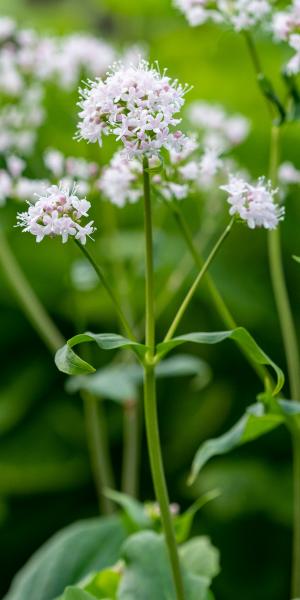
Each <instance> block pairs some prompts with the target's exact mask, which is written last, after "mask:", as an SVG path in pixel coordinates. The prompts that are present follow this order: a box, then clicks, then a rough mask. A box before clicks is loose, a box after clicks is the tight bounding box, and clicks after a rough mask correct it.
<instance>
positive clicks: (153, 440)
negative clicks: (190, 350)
mask: <svg viewBox="0 0 300 600" xmlns="http://www.w3.org/2000/svg"><path fill="white" fill-rule="evenodd" d="M148 168H149V164H148V159H147V158H146V157H144V160H143V178H144V219H145V246H146V248H145V249H146V290H145V292H146V293H145V295H146V326H145V338H146V344H147V346H148V347H149V353H148V356H147V357H146V359H145V363H144V404H145V423H146V434H147V442H148V450H149V457H150V466H151V473H152V479H153V485H154V490H155V495H156V498H157V501H158V503H159V506H160V512H161V519H162V525H163V530H164V535H165V540H166V544H167V549H168V553H169V558H170V563H171V568H172V573H173V580H174V585H175V589H176V598H177V600H184V599H185V594H184V588H183V581H182V575H181V569H180V563H179V556H178V549H177V544H176V538H175V532H174V527H173V521H172V516H171V512H170V506H169V496H168V490H167V485H166V480H165V473H164V467H163V461H162V455H161V443H160V436H159V428H158V416H157V400H156V384H155V368H154V366H153V359H154V352H155V318H154V272H153V239H152V210H151V196H150V178H149V172H148Z"/></svg>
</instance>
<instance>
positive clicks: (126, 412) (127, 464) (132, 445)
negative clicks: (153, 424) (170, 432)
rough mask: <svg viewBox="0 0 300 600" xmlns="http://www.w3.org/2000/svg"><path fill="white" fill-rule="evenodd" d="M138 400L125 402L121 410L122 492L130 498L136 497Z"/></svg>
mask: <svg viewBox="0 0 300 600" xmlns="http://www.w3.org/2000/svg"><path fill="white" fill-rule="evenodd" d="M139 413H140V411H139V400H135V399H134V400H127V401H126V402H125V404H124V409H123V440H124V443H123V465H122V491H123V492H124V493H125V494H128V495H129V496H132V497H134V498H135V497H137V496H138V479H139V478H138V473H139V464H140V461H139V452H138V449H139V448H140V438H141V427H140V421H141V419H140V414H139Z"/></svg>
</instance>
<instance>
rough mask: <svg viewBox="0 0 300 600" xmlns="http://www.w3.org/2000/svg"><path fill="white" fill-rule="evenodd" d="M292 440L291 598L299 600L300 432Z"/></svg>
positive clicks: (296, 432)
mask: <svg viewBox="0 0 300 600" xmlns="http://www.w3.org/2000/svg"><path fill="white" fill-rule="evenodd" d="M292 440H293V461H294V462H293V479H294V531H293V534H294V535H293V566H292V598H295V599H296V598H300V568H299V565H300V430H299V428H297V429H295V430H294V431H293V433H292Z"/></svg>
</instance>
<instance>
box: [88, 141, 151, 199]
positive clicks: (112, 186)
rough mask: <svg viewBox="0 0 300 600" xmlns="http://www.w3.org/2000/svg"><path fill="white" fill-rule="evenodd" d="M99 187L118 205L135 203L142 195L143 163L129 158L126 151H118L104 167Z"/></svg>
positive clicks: (106, 196)
mask: <svg viewBox="0 0 300 600" xmlns="http://www.w3.org/2000/svg"><path fill="white" fill-rule="evenodd" d="M98 187H99V189H100V190H101V192H102V193H103V195H104V196H105V198H107V199H108V200H110V202H112V204H115V205H116V206H119V207H123V206H125V204H127V203H129V204H132V203H135V202H137V201H138V200H139V199H140V198H141V197H142V165H141V163H140V161H138V160H129V159H128V157H127V156H126V155H125V154H124V152H116V154H114V156H113V158H112V160H111V162H110V164H109V165H108V166H107V167H105V168H104V169H103V173H102V175H101V177H100V179H99V181H98Z"/></svg>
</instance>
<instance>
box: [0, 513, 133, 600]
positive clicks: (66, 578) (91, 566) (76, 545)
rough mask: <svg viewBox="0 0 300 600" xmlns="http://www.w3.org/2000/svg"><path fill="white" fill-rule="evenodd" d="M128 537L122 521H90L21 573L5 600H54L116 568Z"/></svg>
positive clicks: (53, 542) (63, 535)
mask: <svg viewBox="0 0 300 600" xmlns="http://www.w3.org/2000/svg"><path fill="white" fill-rule="evenodd" d="M125 537H126V534H125V530H124V528H123V526H122V523H121V520H120V518H118V517H102V518H98V519H90V520H87V521H81V522H79V523H75V524H74V525H71V526H70V527H67V528H66V529H63V530H62V531H60V532H59V533H57V534H56V535H55V536H54V537H53V538H51V539H50V540H49V541H48V542H46V544H45V545H44V546H42V548H41V549H40V550H38V552H36V553H35V554H34V555H33V557H32V558H31V559H30V560H29V561H28V563H27V564H26V565H25V567H23V569H21V571H20V572H19V573H18V575H17V576H16V577H15V578H14V580H13V583H12V586H11V588H10V590H9V592H8V594H7V595H6V596H5V598H4V600H25V598H28V600H29V599H30V600H53V598H55V597H57V596H59V595H60V594H62V593H63V591H64V589H65V588H66V586H72V585H74V584H77V583H78V582H79V581H80V580H82V579H83V578H84V577H86V576H87V575H88V574H90V573H91V572H93V571H98V570H100V569H103V568H105V567H109V566H110V565H112V564H114V563H115V562H116V561H117V560H118V558H119V555H120V547H121V545H122V543H123V541H124V539H125ZM68 600H69V598H68ZM82 600H83V599H82Z"/></svg>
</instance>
